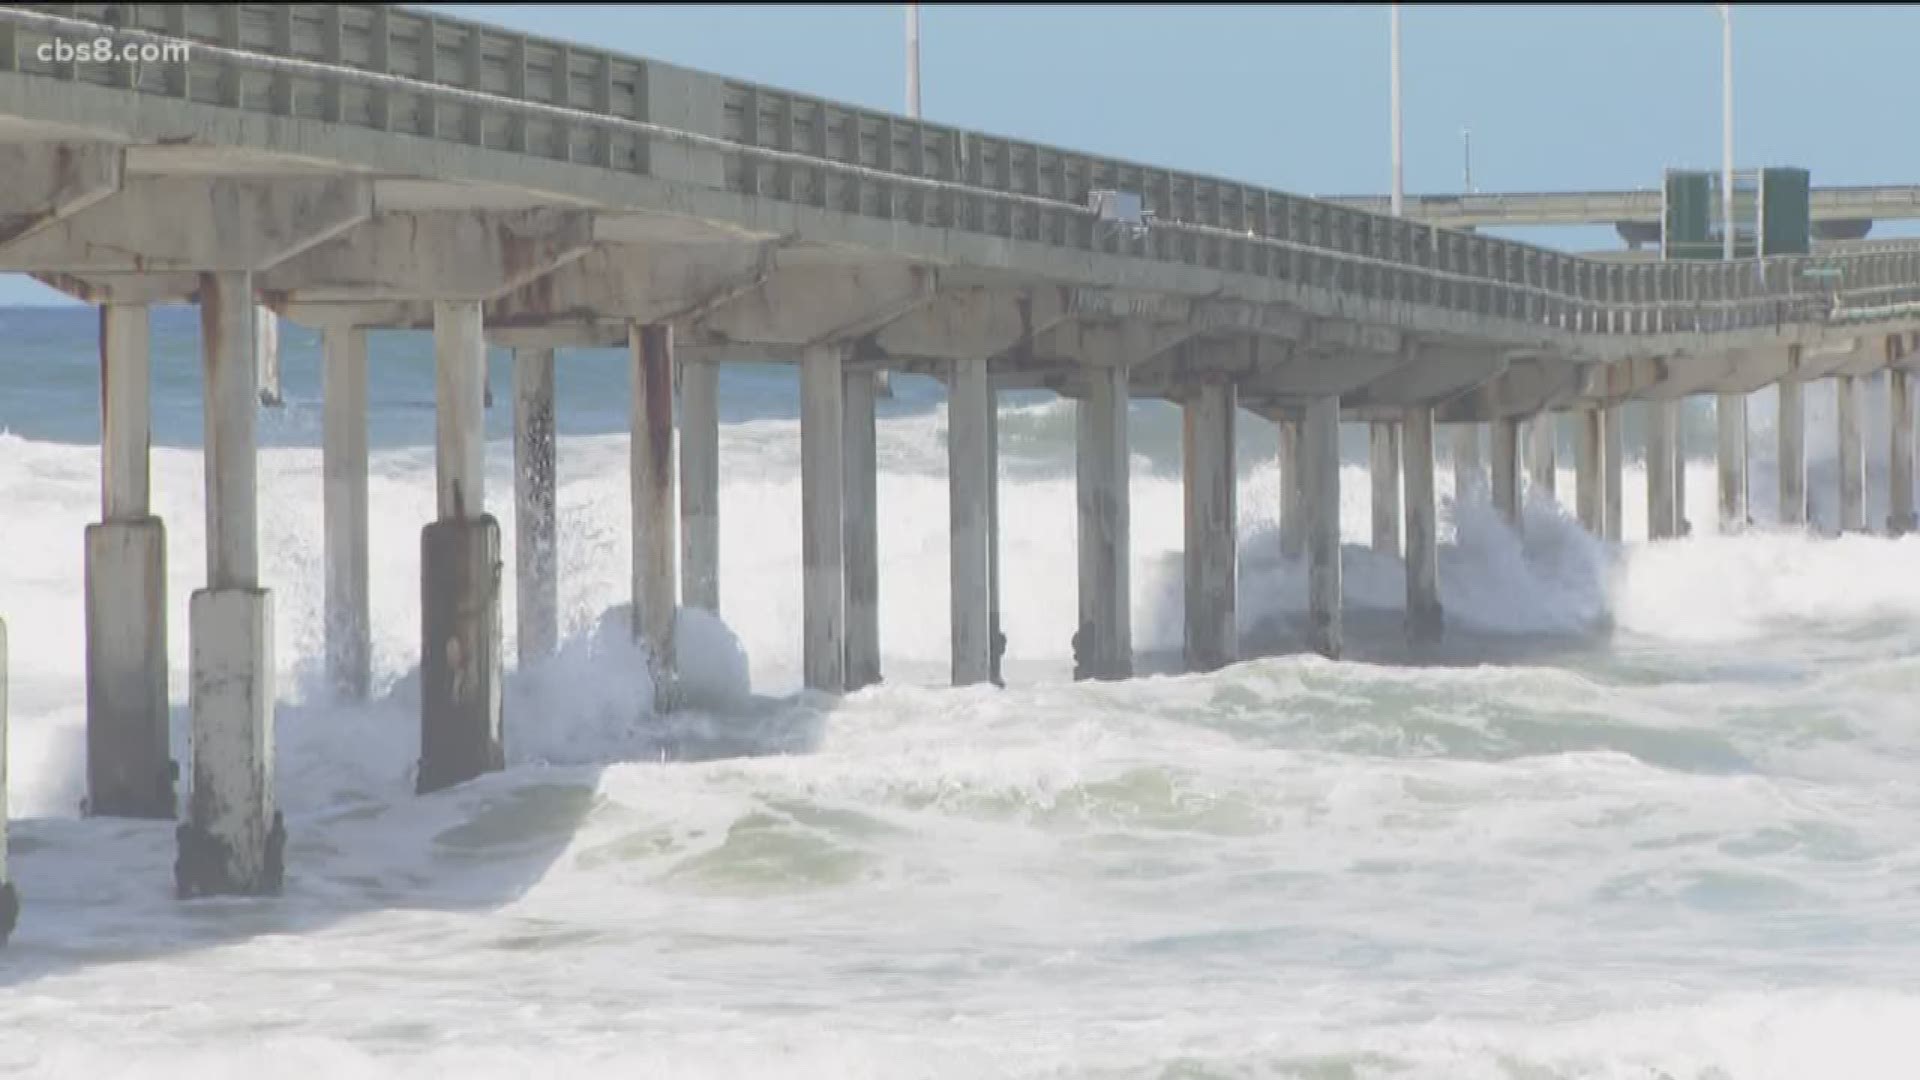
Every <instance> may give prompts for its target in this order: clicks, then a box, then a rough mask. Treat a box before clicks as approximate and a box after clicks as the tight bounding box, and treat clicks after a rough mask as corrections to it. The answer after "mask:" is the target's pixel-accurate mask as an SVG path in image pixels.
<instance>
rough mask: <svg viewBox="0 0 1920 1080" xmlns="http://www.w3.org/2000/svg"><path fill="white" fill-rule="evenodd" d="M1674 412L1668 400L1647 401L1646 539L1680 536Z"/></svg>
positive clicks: (1672, 403)
mask: <svg viewBox="0 0 1920 1080" xmlns="http://www.w3.org/2000/svg"><path fill="white" fill-rule="evenodd" d="M1674 412H1675V403H1674V402H1671V401H1649V402H1647V403H1646V414H1647V539H1649V540H1671V539H1673V538H1674V537H1676V536H1678V535H1680V529H1679V518H1678V517H1677V515H1676V514H1675V512H1674V510H1675V507H1674V490H1673V477H1674V470H1675V467H1676V465H1675V461H1674Z"/></svg>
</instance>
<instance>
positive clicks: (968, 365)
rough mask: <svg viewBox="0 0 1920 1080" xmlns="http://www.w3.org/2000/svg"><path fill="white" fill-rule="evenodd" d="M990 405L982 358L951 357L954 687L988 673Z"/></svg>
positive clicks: (990, 635) (949, 421) (981, 679)
mask: <svg viewBox="0 0 1920 1080" xmlns="http://www.w3.org/2000/svg"><path fill="white" fill-rule="evenodd" d="M992 408H993V390H992V388H991V386H990V384H989V382H988V377H987V362H986V360H985V359H977V360H956V361H954V362H953V363H952V365H951V366H950V371H949V373H948V376H947V526H948V531H949V534H950V537H951V543H950V545H949V552H950V559H949V562H950V571H951V572H950V575H949V578H948V581H949V582H950V585H951V587H950V589H949V593H950V595H951V600H950V605H949V606H950V609H951V613H952V620H951V621H952V634H953V668H952V672H953V685H955V686H967V685H970V684H972V683H979V682H986V681H988V680H989V679H990V678H991V677H992V675H993V625H992V623H993V612H992V603H991V601H990V598H989V597H990V593H991V576H992V568H991V565H990V563H991V561H992V560H991V558H990V555H989V552H988V548H989V546H990V545H991V543H992V540H991V538H990V522H989V520H988V514H987V487H988V479H987V472H988V468H989V462H990V456H989V454H988V451H987V439H988V429H989V420H988V417H989V414H990V412H991V410H992Z"/></svg>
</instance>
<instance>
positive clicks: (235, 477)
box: [174, 273, 286, 899]
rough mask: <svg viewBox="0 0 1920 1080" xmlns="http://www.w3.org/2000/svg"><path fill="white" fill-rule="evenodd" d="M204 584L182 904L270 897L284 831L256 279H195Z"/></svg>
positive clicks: (193, 613)
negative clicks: (260, 495) (262, 479)
mask: <svg viewBox="0 0 1920 1080" xmlns="http://www.w3.org/2000/svg"><path fill="white" fill-rule="evenodd" d="M199 299H200V340H201V343H202V347H203V349H204V350H205V353H206V357H205V363H204V365H203V368H202V370H203V372H204V397H205V423H206V430H205V434H204V436H203V442H204V446H205V459H206V494H205V498H206V506H207V587H206V588H205V589H201V590H199V591H197V592H195V593H194V594H193V596H192V598H191V600H190V602H189V607H188V624H187V625H188V637H189V649H188V652H189V659H188V670H189V688H188V698H189V702H190V708H191V711H192V715H193V781H192V785H193V786H192V795H191V797H190V798H189V799H188V804H187V805H188V817H187V820H186V821H185V822H183V823H182V824H181V826H180V828H179V830H178V840H179V854H178V858H177V859H176V861H175V862H174V886H175V889H176V891H177V892H178V894H179V895H180V896H181V897H182V898H183V899H185V898H192V897H196V896H212V895H236V894H237V895H254V896H258V895H273V894H277V893H279V891H280V887H281V883H282V880H283V876H284V864H283V861H282V860H283V856H284V854H285V850H286V830H285V828H284V827H283V825H282V823H281V818H280V811H279V810H278V808H277V807H276V805H275V800H274V794H273V702H274V682H273V674H274V668H273V598H272V595H271V594H270V593H268V591H267V590H265V589H262V588H260V561H259V520H258V515H257V511H256V505H255V476H256V467H257V463H256V461H255V443H254V411H255V410H256V409H258V408H259V386H258V377H259V369H258V368H257V367H256V366H255V363H256V359H255V356H254V329H255V322H254V316H253V282H252V275H250V274H246V273H216V274H202V275H200V296H199Z"/></svg>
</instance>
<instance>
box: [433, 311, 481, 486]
mask: <svg viewBox="0 0 1920 1080" xmlns="http://www.w3.org/2000/svg"><path fill="white" fill-rule="evenodd" d="M433 354H434V364H433V370H434V400H435V407H434V456H433V465H434V489H435V499H436V506H437V507H438V508H439V516H440V520H442V521H453V520H459V519H463V518H474V517H478V516H479V515H480V514H481V513H482V512H484V511H485V509H486V505H487V503H486V486H485V485H486V475H487V473H486V449H487V444H486V415H487V412H486V408H487V407H486V382H487V343H486V340H485V338H484V336H483V335H482V334H481V330H480V304H479V302H478V301H472V300H442V301H438V302H436V303H435V304H434V305H433Z"/></svg>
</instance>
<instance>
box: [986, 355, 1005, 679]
mask: <svg viewBox="0 0 1920 1080" xmlns="http://www.w3.org/2000/svg"><path fill="white" fill-rule="evenodd" d="M987 637H988V638H989V639H990V642H991V645H992V648H991V650H990V652H989V656H990V657H991V658H992V663H991V664H989V665H988V669H989V674H988V679H989V681H991V682H992V683H993V685H995V686H1005V685H1006V683H1005V681H1004V679H1003V677H1002V676H1001V673H1000V661H1001V658H1002V657H1003V656H1004V655H1005V653H1006V651H1007V639H1006V635H1005V634H1004V633H1003V632H1002V631H1001V629H1000V391H999V390H998V389H996V388H995V387H994V385H993V381H992V375H991V371H989V375H988V381H987Z"/></svg>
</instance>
